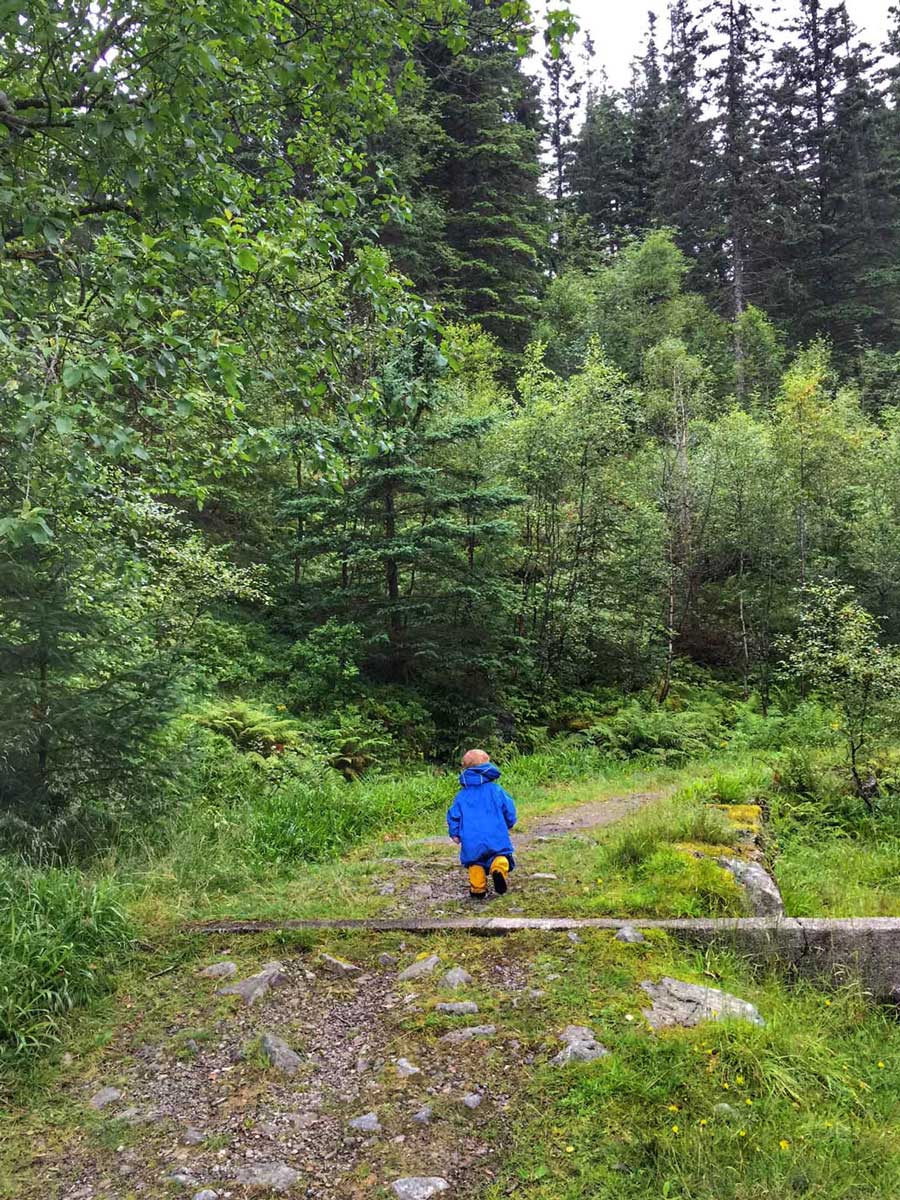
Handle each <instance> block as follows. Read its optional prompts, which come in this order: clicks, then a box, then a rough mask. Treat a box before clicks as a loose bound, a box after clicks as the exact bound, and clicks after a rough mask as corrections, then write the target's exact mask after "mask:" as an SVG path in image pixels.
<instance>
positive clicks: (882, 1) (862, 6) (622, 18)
mask: <svg viewBox="0 0 900 1200" xmlns="http://www.w3.org/2000/svg"><path fill="white" fill-rule="evenodd" d="M893 2H894V0H846V3H847V10H848V12H849V13H850V16H851V18H852V20H853V21H854V22H855V23H856V24H857V25H858V26H859V27H860V29H861V30H862V32H863V34H864V36H865V39H866V41H868V42H870V43H872V44H873V45H878V44H880V43H881V42H882V41H883V40H884V34H885V31H886V30H887V27H888V15H887V14H888V9H889V8H890V7H891V4H892V3H893ZM568 7H569V8H571V9H572V10H573V12H574V13H575V15H576V16H577V17H578V20H579V23H580V24H581V27H582V29H586V30H589V31H590V34H591V37H592V38H593V39H594V47H595V53H596V61H597V64H598V65H599V64H602V65H603V66H604V67H605V68H606V73H607V75H608V76H609V82H610V84H611V85H612V86H613V87H622V86H623V85H624V84H626V83H627V82H628V78H629V71H630V64H631V60H632V59H633V58H634V57H635V55H636V54H637V52H638V51H639V49H640V46H641V43H642V41H643V37H644V33H645V31H646V28H647V10H648V9H652V10H653V11H654V12H656V14H657V15H658V17H659V27H660V35H659V41H660V43H661V44H662V43H663V42H664V32H663V27H664V25H665V11H666V3H665V0H659V2H658V3H655V4H654V3H647V2H646V0H568ZM780 7H781V9H782V14H783V15H785V14H789V13H791V12H792V11H793V10H794V7H795V3H794V0H785V2H784V3H783V4H781V5H780ZM537 8H538V5H534V9H535V10H537ZM762 8H763V9H764V10H766V9H768V10H770V11H771V9H772V8H773V5H772V4H771V0H763V4H762Z"/></svg>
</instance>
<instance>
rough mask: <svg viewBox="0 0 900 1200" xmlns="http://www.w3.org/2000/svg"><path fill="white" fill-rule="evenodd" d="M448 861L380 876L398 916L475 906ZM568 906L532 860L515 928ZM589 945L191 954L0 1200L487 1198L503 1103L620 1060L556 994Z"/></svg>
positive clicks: (666, 1006) (65, 1081) (42, 1133)
mask: <svg viewBox="0 0 900 1200" xmlns="http://www.w3.org/2000/svg"><path fill="white" fill-rule="evenodd" d="M656 798H657V796H656V795H654V794H637V795H634V796H630V797H621V798H619V799H618V800H614V801H610V802H606V803H605V804H603V805H584V806H581V807H580V808H579V809H577V810H572V811H570V812H568V813H563V814H558V815H556V816H554V817H552V818H550V819H547V820H546V821H543V822H540V823H537V824H535V825H534V826H533V827H532V828H531V830H529V831H528V833H527V835H526V837H525V838H520V839H519V841H520V844H524V843H525V842H527V841H528V840H530V841H531V842H535V841H536V840H538V839H551V838H556V837H563V836H571V835H573V833H574V834H575V835H577V834H578V832H579V831H582V832H583V831H588V830H590V829H592V828H594V827H596V826H597V825H602V824H606V823H608V822H609V821H611V820H616V819H618V818H619V817H621V816H623V815H626V814H627V813H630V812H633V811H635V809H636V808H638V807H641V806H642V805H644V804H647V803H650V802H651V801H652V800H654V799H656ZM451 854H452V851H451V853H450V854H448V853H447V852H446V850H445V849H444V848H438V847H437V846H436V847H435V848H434V850H433V851H431V850H430V848H423V856H422V857H420V858H410V859H402V858H401V859H397V858H394V859H391V858H386V859H385V860H384V866H385V872H384V878H383V879H382V881H381V883H380V884H379V885H378V886H379V887H380V888H382V889H387V891H386V892H383V894H388V895H391V896H394V897H396V901H395V903H396V911H398V912H401V913H408V912H417V913H423V914H424V913H430V914H440V913H441V912H442V911H444V910H445V909H446V906H448V905H456V904H464V903H467V902H466V900H465V896H466V882H465V876H464V873H463V872H462V871H461V870H460V868H459V867H458V866H457V865H454V863H453V859H452V857H451ZM557 886H564V881H563V883H562V884H561V883H560V881H558V880H557V879H556V877H555V876H554V875H553V874H552V873H550V872H538V871H533V870H532V871H529V869H528V865H527V857H525V859H524V861H523V862H522V863H521V864H520V868H519V870H518V871H517V873H516V891H515V893H514V894H513V895H511V896H510V897H509V898H508V902H507V911H509V912H513V913H515V912H516V911H517V910H520V905H518V904H516V903H515V901H516V899H517V898H518V897H522V898H523V902H524V897H527V895H528V894H529V889H542V888H545V887H551V888H552V887H557ZM489 903H490V902H489ZM333 915H339V914H333ZM604 936H605V937H606V938H607V943H604V944H608V943H611V938H612V935H604ZM579 941H580V939H579V937H578V935H576V934H570V935H569V936H568V937H566V935H559V936H558V938H557V940H556V942H555V943H554V947H553V954H552V955H551V956H550V957H547V956H545V955H543V954H542V953H536V950H535V947H536V945H537V943H534V944H529V943H525V942H520V943H518V948H517V947H516V944H514V942H513V939H509V940H506V941H491V942H486V941H484V940H482V939H476V938H465V937H462V936H460V937H458V938H456V939H455V940H454V939H453V938H451V937H447V938H445V939H443V940H441V941H440V942H439V943H438V944H437V945H436V946H432V947H431V948H426V949H424V950H423V949H422V943H421V942H409V943H406V942H403V941H402V940H401V938H400V937H399V936H397V937H394V938H391V939H385V938H382V939H381V941H380V943H379V942H378V940H377V938H375V939H373V938H372V937H367V936H366V935H365V934H363V933H360V934H359V935H357V937H356V939H355V940H353V939H351V940H350V942H349V943H342V944H341V945H340V946H335V945H331V946H329V947H324V946H321V945H316V944H307V943H302V942H295V943H289V942H287V943H286V942H282V943H281V944H279V941H278V938H277V936H276V937H273V938H270V939H269V940H268V941H265V940H263V939H260V940H258V941H257V942H256V943H254V942H253V941H252V940H250V941H247V942H245V941H240V942H239V944H238V943H229V942H228V941H221V940H220V941H219V942H218V944H217V943H216V942H214V941H213V942H211V941H210V940H208V939H207V940H206V941H204V940H203V939H194V941H193V942H192V943H191V944H190V946H189V947H186V949H185V953H184V956H183V958H182V960H181V961H180V962H179V964H178V965H177V966H176V967H175V968H174V969H172V968H166V969H164V970H163V971H161V972H159V973H158V974H156V975H155V976H154V975H153V974H151V975H150V976H148V977H145V978H142V979H140V980H139V981H137V982H136V984H135V988H134V992H133V994H125V995H120V996H119V997H118V1000H117V1005H118V1009H117V1019H116V1020H114V1021H113V1022H112V1026H111V1036H110V1040H109V1042H108V1044H106V1045H103V1046H101V1047H94V1048H92V1049H91V1050H90V1052H88V1053H85V1054H83V1055H80V1056H76V1057H72V1056H71V1055H68V1056H66V1057H65V1058H64V1060H63V1062H62V1064H61V1071H60V1074H59V1077H58V1085H57V1086H58V1097H57V1102H58V1110H57V1115H56V1117H55V1118H54V1119H53V1120H51V1121H49V1122H46V1123H44V1124H43V1125H42V1126H41V1127H40V1128H39V1129H36V1130H35V1133H34V1137H33V1140H32V1143H31V1145H30V1166H29V1171H28V1173H27V1175H20V1176H19V1182H18V1183H17V1184H16V1188H17V1190H15V1191H10V1192H8V1193H7V1194H8V1195H10V1196H16V1198H17V1200H38V1198H40V1200H157V1198H159V1200H162V1198H164V1197H172V1196H178V1195H184V1196H186V1197H190V1198H192V1200H244V1198H245V1197H250V1196H257V1195H268V1194H286V1195H289V1196H294V1197H299V1196H308V1197H313V1196H314V1197H319V1198H323V1200H331V1198H334V1200H344V1198H346V1200H356V1198H363V1197H366V1198H372V1197H374V1196H391V1195H394V1196H396V1197H399V1198H400V1200H427V1198H428V1197H430V1196H434V1195H439V1194H441V1193H442V1192H447V1193H448V1195H450V1194H452V1196H453V1197H460V1198H462V1197H467V1196H474V1195H476V1194H480V1193H482V1192H483V1191H484V1189H485V1188H487V1187H489V1186H491V1184H492V1182H493V1181H494V1180H495V1179H496V1176H497V1164H498V1161H499V1159H500V1158H502V1154H503V1147H504V1144H505V1139H506V1130H507V1119H508V1114H509V1110H510V1103H511V1099H514V1098H515V1097H516V1095H517V1094H519V1093H520V1092H521V1091H522V1089H523V1088H524V1087H525V1086H526V1085H527V1081H528V1078H529V1076H530V1075H531V1073H533V1071H534V1070H535V1069H541V1068H542V1067H552V1068H557V1069H564V1068H565V1067H566V1066H567V1064H569V1063H571V1062H573V1061H574V1062H585V1061H587V1062H590V1061H592V1060H593V1059H595V1058H600V1057H604V1056H606V1055H607V1053H608V1051H607V1048H606V1047H605V1046H604V1045H603V1044H602V1043H601V1042H600V1040H599V1038H600V1036H601V1034H600V1032H599V1031H596V1030H595V1029H594V1028H593V1027H592V1025H591V1024H590V1013H588V1012H585V1011H583V1007H584V1005H583V1002H582V1001H572V1000H566V999H564V998H562V999H561V998H560V995H557V994H556V993H557V992H558V991H559V989H560V988H562V989H565V987H566V970H567V965H566V964H567V963H568V962H569V961H571V956H572V955H574V954H575V953H576V952H577V951H579V950H582V949H584V948H583V947H581V946H579ZM617 941H618V943H619V944H620V949H618V950H616V952H615V953H616V954H623V955H628V954H637V955H641V954H643V953H644V952H645V950H646V949H647V948H648V947H647V946H646V945H645V944H644V939H643V937H642V936H641V935H640V934H636V933H635V934H633V935H629V934H627V933H625V931H623V933H621V934H619V935H618V938H617ZM211 947H212V948H214V951H215V952H214V953H211V952H210V950H211ZM198 956H199V957H198ZM626 961H627V960H626ZM657 974H659V972H657ZM641 986H643V985H641ZM632 989H633V990H634V991H635V992H636V991H637V984H636V983H635V984H633V985H632ZM644 993H645V994H643V995H642V1000H643V1002H644V1003H645V1004H647V1005H648V1007H647V1008H646V1010H645V1013H646V1018H647V1022H648V1024H649V1026H650V1027H652V1028H659V1027H660V1026H664V1025H667V1024H672V1023H675V1024H678V1023H681V1024H685V1025H692V1024H696V1022H697V1020H702V1019H717V1017H718V1013H719V1011H720V1010H721V1011H724V1012H727V1013H730V1014H731V1015H734V1014H737V1015H739V1016H742V1017H743V1018H744V1019H747V1020H751V1021H754V1020H757V1019H758V1017H759V1015H758V1014H756V1012H755V1010H752V1006H746V1007H744V1008H742V1007H741V1005H742V1003H743V1002H741V1001H739V1000H736V999H735V998H728V997H725V999H724V1000H723V999H722V993H719V992H716V993H715V995H712V994H711V993H710V989H709V988H704V987H700V988H699V989H698V988H697V987H696V986H695V985H691V984H687V983H684V982H682V981H679V980H674V979H667V978H662V979H660V980H658V981H657V982H656V983H653V984H652V985H651V986H648V987H645V988H644ZM564 994H565V993H564V992H563V993H562V995H563V997H564ZM648 998H649V999H648ZM732 1000H733V1001H734V1003H731V1001H732ZM651 1001H652V1004H651ZM640 1002H641V1001H640V1000H638V1001H636V1002H635V1003H636V1004H637V1003H640ZM573 1006H574V1007H573ZM635 1011H637V1008H635ZM625 1019H627V1020H634V1019H636V1018H635V1017H634V1015H633V1014H629V1015H628V1016H627V1018H625ZM26 1179H30V1180H33V1181H34V1186H32V1185H31V1184H30V1183H29V1182H22V1181H23V1180H26ZM0 1194H2V1188H0Z"/></svg>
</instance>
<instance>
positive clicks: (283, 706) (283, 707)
mask: <svg viewBox="0 0 900 1200" xmlns="http://www.w3.org/2000/svg"><path fill="white" fill-rule="evenodd" d="M275 711H276V712H287V705H286V704H278V705H276V707H275Z"/></svg>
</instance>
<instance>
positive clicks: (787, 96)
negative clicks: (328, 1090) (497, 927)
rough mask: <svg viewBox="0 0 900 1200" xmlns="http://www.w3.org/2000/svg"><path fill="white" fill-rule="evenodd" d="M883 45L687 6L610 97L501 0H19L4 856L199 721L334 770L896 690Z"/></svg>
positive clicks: (199, 749) (205, 755)
mask: <svg viewBox="0 0 900 1200" xmlns="http://www.w3.org/2000/svg"><path fill="white" fill-rule="evenodd" d="M535 25H537V26H538V27H539V28H538V29H537V31H536V29H535ZM891 29H892V33H891V36H890V39H889V41H888V44H887V45H885V46H883V47H871V46H868V45H866V44H865V42H864V41H863V40H862V39H861V37H860V36H859V34H858V32H857V31H856V30H855V29H854V27H853V23H852V21H851V20H850V18H849V16H848V13H847V10H846V7H845V6H844V5H843V4H836V5H823V4H820V3H819V0H796V3H795V4H793V5H792V7H791V9H790V12H789V14H788V15H787V16H786V17H783V18H781V19H780V20H779V23H777V24H774V23H770V24H768V25H767V24H766V23H764V21H763V19H762V16H761V13H760V11H759V6H757V5H754V4H752V3H738V2H736V0H713V2H712V3H710V4H708V5H704V6H700V5H699V4H698V5H692V4H691V3H690V2H689V0H672V3H671V4H670V6H669V9H668V11H666V12H665V13H662V12H661V13H659V14H658V15H656V16H654V15H651V16H650V19H649V26H648V33H647V37H646V41H645V44H644V46H643V48H642V49H641V50H640V52H639V54H638V57H637V58H636V60H635V63H634V67H633V73H632V79H631V82H630V84H629V86H628V87H627V88H626V89H624V90H623V91H621V92H620V91H616V90H613V89H611V88H610V87H608V86H607V85H606V84H605V83H604V82H603V76H602V71H601V70H600V69H599V67H598V65H597V62H596V60H595V54H594V49H593V47H592V46H591V45H590V42H589V41H587V42H586V41H585V40H584V39H583V38H581V36H580V35H579V34H578V31H577V26H576V25H575V23H574V21H573V20H572V18H571V17H570V15H569V14H567V13H566V12H564V11H562V10H560V11H554V12H552V13H550V14H549V16H546V15H545V14H541V13H540V12H535V13H529V12H528V11H527V6H526V5H525V4H523V3H520V2H519V0H508V2H504V3H497V4H491V3H483V2H481V0H409V2H408V3H403V4H391V3H385V4H380V3H376V4H362V3H356V2H355V0H341V2H340V3H335V2H334V0H290V2H280V0H209V2H208V3H206V4H204V5H196V4H188V3H181V2H175V3H169V4H166V5H164V6H163V5H157V4H148V3H147V2H146V0H124V2H122V3H119V2H113V0H101V2H100V3H91V4H87V3H85V4H81V3H71V2H66V3H60V4H55V3H46V2H43V3H37V4H34V5H32V6H31V7H30V8H29V10H28V11H27V12H19V11H16V10H15V8H14V7H13V8H11V7H10V6H6V7H4V8H3V9H2V12H0V60H2V63H3V80H4V82H3V90H2V91H0V257H2V283H0V305H2V325H0V395H2V416H0V463H2V472H0V494H2V505H3V514H2V517H0V669H2V684H0V838H2V841H3V843H4V845H6V846H9V847H12V848H15V849H17V850H20V851H25V852H28V853H32V854H37V855H41V854H45V853H50V854H55V853H68V852H69V851H70V850H72V848H73V847H76V846H80V845H83V844H84V843H85V842H87V843H89V844H91V845H95V844H100V843H102V842H103V839H104V837H105V836H106V832H107V831H108V830H109V829H111V828H113V827H117V826H118V825H119V824H120V822H121V821H122V819H123V816H126V815H127V817H128V819H129V820H130V819H132V818H138V819H140V820H143V819H145V818H147V819H150V818H154V817H156V816H158V815H159V813H160V811H161V810H162V809H164V808H165V807H166V806H167V805H174V804H176V803H177V802H178V800H179V799H181V798H184V797H185V796H189V795H191V794H192V789H197V788H200V789H209V788H211V787H213V786H215V778H216V775H215V772H216V770H218V769H219V766H220V764H219V759H220V757H221V751H220V749H219V746H220V742H219V741H212V740H210V738H211V736H212V735H213V734H216V735H225V737H226V738H227V739H228V740H229V741H230V742H231V743H232V744H233V746H234V747H235V748H236V752H237V753H244V752H250V753H251V754H252V756H253V761H254V763H255V768H254V769H258V770H259V771H261V772H263V773H266V772H268V775H267V776H266V777H267V778H272V777H274V776H273V773H275V772H290V771H292V770H296V771H301V770H303V769H305V765H308V764H310V763H314V764H324V763H327V764H330V767H331V768H334V769H335V778H336V779H339V778H340V775H339V774H338V773H342V774H343V775H345V776H346V777H348V778H352V777H355V776H357V775H359V774H360V773H362V772H364V771H365V770H366V769H367V768H370V767H373V766H377V765H379V764H388V765H392V766H396V765H398V764H401V763H404V762H415V761H419V762H421V761H423V760H424V761H428V762H439V761H444V760H445V759H446V758H447V757H448V755H449V754H450V752H451V751H454V750H455V749H456V748H457V747H458V746H459V745H460V744H461V743H462V742H463V741H466V742H481V743H484V744H486V745H488V746H489V747H496V746H498V745H503V744H507V745H512V746H517V747H520V748H526V749H527V748H529V747H532V746H534V745H535V744H537V743H538V742H539V740H540V738H541V737H544V736H547V731H548V730H549V731H550V733H551V734H552V733H554V732H559V731H564V730H584V729H589V728H590V727H591V726H592V723H596V721H597V720H598V719H599V718H601V717H603V716H604V715H605V714H609V713H611V712H613V711H615V710H616V709H617V707H620V706H622V705H623V704H627V703H630V702H632V699H631V698H636V699H633V703H634V704H638V705H640V706H641V709H642V711H644V712H645V713H646V714H647V720H652V719H653V712H654V711H655V710H659V709H660V708H661V707H665V706H669V707H672V705H673V704H675V705H676V706H677V697H675V696H674V695H673V687H674V685H675V683H676V681H682V682H685V681H686V682H688V683H695V684H698V683H702V682H703V681H705V680H711V679H715V680H719V681H722V682H723V683H724V684H725V685H727V686H728V687H730V688H732V689H733V690H734V692H735V694H737V695H740V696H741V697H743V699H744V700H746V701H747V702H748V703H751V704H753V705H755V706H756V707H757V708H758V709H759V711H761V712H765V711H768V710H769V709H770V708H771V707H772V706H777V705H779V704H782V703H783V702H784V701H783V697H784V689H785V688H788V687H794V688H798V687H799V688H802V687H804V686H805V683H804V679H803V678H802V676H803V675H804V672H806V674H807V675H808V676H809V677H810V678H812V679H813V682H816V681H818V682H819V683H822V681H823V680H826V681H827V679H829V678H830V679H832V681H833V680H834V679H835V678H838V677H840V672H838V675H835V673H834V672H835V667H834V664H835V662H836V661H838V659H836V657H835V656H838V658H839V655H840V654H844V655H845V659H844V660H843V666H842V667H841V670H844V671H846V669H849V668H848V667H847V663H848V662H849V663H850V666H851V667H853V666H854V664H855V665H858V664H859V663H860V662H863V668H861V674H860V676H859V678H860V679H861V680H862V682H861V683H860V694H861V695H862V697H863V701H862V702H863V704H864V705H868V704H869V702H870V700H871V701H872V703H874V702H875V701H874V699H872V697H873V696H874V695H875V693H878V692H879V689H882V691H884V690H885V689H889V688H892V687H895V686H896V683H895V674H896V671H895V668H894V667H893V666H891V667H890V669H887V664H888V660H890V662H891V663H893V659H892V657H891V653H892V652H891V643H892V642H894V641H896V640H897V638H898V636H900V67H898V65H897V53H898V51H900V13H898V11H897V10H894V11H893V14H892V17H891ZM533 45H540V46H541V48H542V50H543V54H542V55H541V54H535V53H533V52H531V47H532V46H533ZM541 59H542V61H540V60H541ZM801 617H805V618H806V619H805V620H801ZM798 630H799V633H798ZM848 631H849V633H848ZM804 638H805V639H806V640H805V641H804ZM878 654H882V655H883V659H882V660H879V661H884V662H885V664H886V669H885V671H884V672H883V674H881V675H879V674H878V673H876V677H875V681H874V683H873V677H872V674H871V672H870V673H868V674H867V673H866V670H865V669H864V667H865V664H866V663H869V662H871V661H874V657H875V656H877V655H878ZM829 656H830V657H829ZM847 656H849V658H848V657H847ZM826 660H827V661H826ZM786 664H787V665H786ZM791 664H793V665H791ZM791 672H793V675H791ZM829 672H830V674H829ZM851 740H852V730H851ZM291 764H294V765H293V766H292V765H291ZM282 777H283V776H279V778H282ZM198 780H199V781H200V782H198ZM860 786H862V784H860Z"/></svg>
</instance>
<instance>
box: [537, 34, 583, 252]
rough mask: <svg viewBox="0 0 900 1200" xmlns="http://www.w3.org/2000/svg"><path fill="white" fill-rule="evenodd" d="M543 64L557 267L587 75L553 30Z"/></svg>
mask: <svg viewBox="0 0 900 1200" xmlns="http://www.w3.org/2000/svg"><path fill="white" fill-rule="evenodd" d="M544 37H545V41H546V49H545V53H544V58H543V61H542V65H543V68H544V74H545V76H546V81H547V118H548V120H547V124H548V141H549V146H550V163H549V168H548V175H549V178H550V188H551V194H552V196H553V234H552V243H553V245H552V257H553V259H554V265H555V267H556V270H559V262H560V259H561V258H562V256H563V254H564V247H563V245H562V240H563V231H564V227H565V210H566V199H567V178H568V175H569V167H570V164H571V162H572V158H573V155H574V146H573V141H572V131H573V126H574V121H575V117H576V114H577V112H578V107H579V102H580V98H581V92H582V89H583V87H584V82H585V81H584V79H582V78H581V77H579V75H578V72H577V69H576V66H575V62H574V60H573V58H572V54H571V52H570V49H569V47H568V45H559V46H554V45H553V44H552V39H551V38H550V34H549V31H548V32H547V33H545V35H544Z"/></svg>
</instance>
